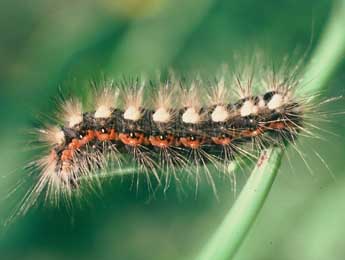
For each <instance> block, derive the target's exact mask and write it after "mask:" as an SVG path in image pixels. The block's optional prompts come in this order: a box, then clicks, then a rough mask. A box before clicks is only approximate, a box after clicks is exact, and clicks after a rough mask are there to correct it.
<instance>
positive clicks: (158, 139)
mask: <svg viewBox="0 0 345 260" xmlns="http://www.w3.org/2000/svg"><path fill="white" fill-rule="evenodd" d="M174 139H175V138H174V136H173V135H171V134H169V135H167V136H166V137H163V136H162V135H159V136H150V138H149V141H150V143H151V144H152V145H153V146H157V147H159V148H168V147H169V146H171V145H172V144H173V142H174Z"/></svg>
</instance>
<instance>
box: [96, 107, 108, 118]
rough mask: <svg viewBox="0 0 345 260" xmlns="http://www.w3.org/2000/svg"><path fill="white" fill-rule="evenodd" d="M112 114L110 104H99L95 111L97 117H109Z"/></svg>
mask: <svg viewBox="0 0 345 260" xmlns="http://www.w3.org/2000/svg"><path fill="white" fill-rule="evenodd" d="M110 116H111V109H110V107H108V106H99V107H98V108H97V110H96V112H95V118H108V117H110Z"/></svg>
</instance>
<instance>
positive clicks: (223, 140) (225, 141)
mask: <svg viewBox="0 0 345 260" xmlns="http://www.w3.org/2000/svg"><path fill="white" fill-rule="evenodd" d="M211 139H212V141H213V142H214V143H215V144H220V145H229V144H230V143H231V141H232V139H231V138H230V137H211Z"/></svg>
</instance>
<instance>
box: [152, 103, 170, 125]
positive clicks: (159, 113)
mask: <svg viewBox="0 0 345 260" xmlns="http://www.w3.org/2000/svg"><path fill="white" fill-rule="evenodd" d="M170 118H171V115H170V113H169V112H168V111H167V110H166V109H165V108H163V107H161V108H158V109H157V110H156V111H155V112H154V114H153V115H152V119H153V121H155V122H161V123H167V122H169V120H170Z"/></svg>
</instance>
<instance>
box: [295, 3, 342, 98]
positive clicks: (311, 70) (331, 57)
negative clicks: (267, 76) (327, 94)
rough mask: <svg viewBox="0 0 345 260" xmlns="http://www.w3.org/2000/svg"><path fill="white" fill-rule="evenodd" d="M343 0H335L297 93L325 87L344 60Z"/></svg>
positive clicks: (314, 91) (303, 93) (300, 93)
mask: <svg viewBox="0 0 345 260" xmlns="http://www.w3.org/2000/svg"><path fill="white" fill-rule="evenodd" d="M344 53H345V1H344V0H336V1H335V4H334V8H333V10H332V15H331V18H330V20H329V22H328V24H327V26H326V28H325V31H324V33H323V34H322V37H321V40H320V42H319V44H318V46H317V48H316V50H315V52H314V54H313V57H312V58H311V60H310V62H309V64H308V65H307V67H306V71H305V75H304V80H303V81H304V84H305V87H304V88H301V89H300V91H299V92H298V93H297V94H298V95H305V94H308V93H317V92H320V91H321V90H322V89H324V88H326V87H327V82H328V80H329V79H330V77H331V76H332V74H333V73H334V71H335V70H336V68H337V67H338V65H339V64H340V62H341V61H344V60H345V55H344Z"/></svg>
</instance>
